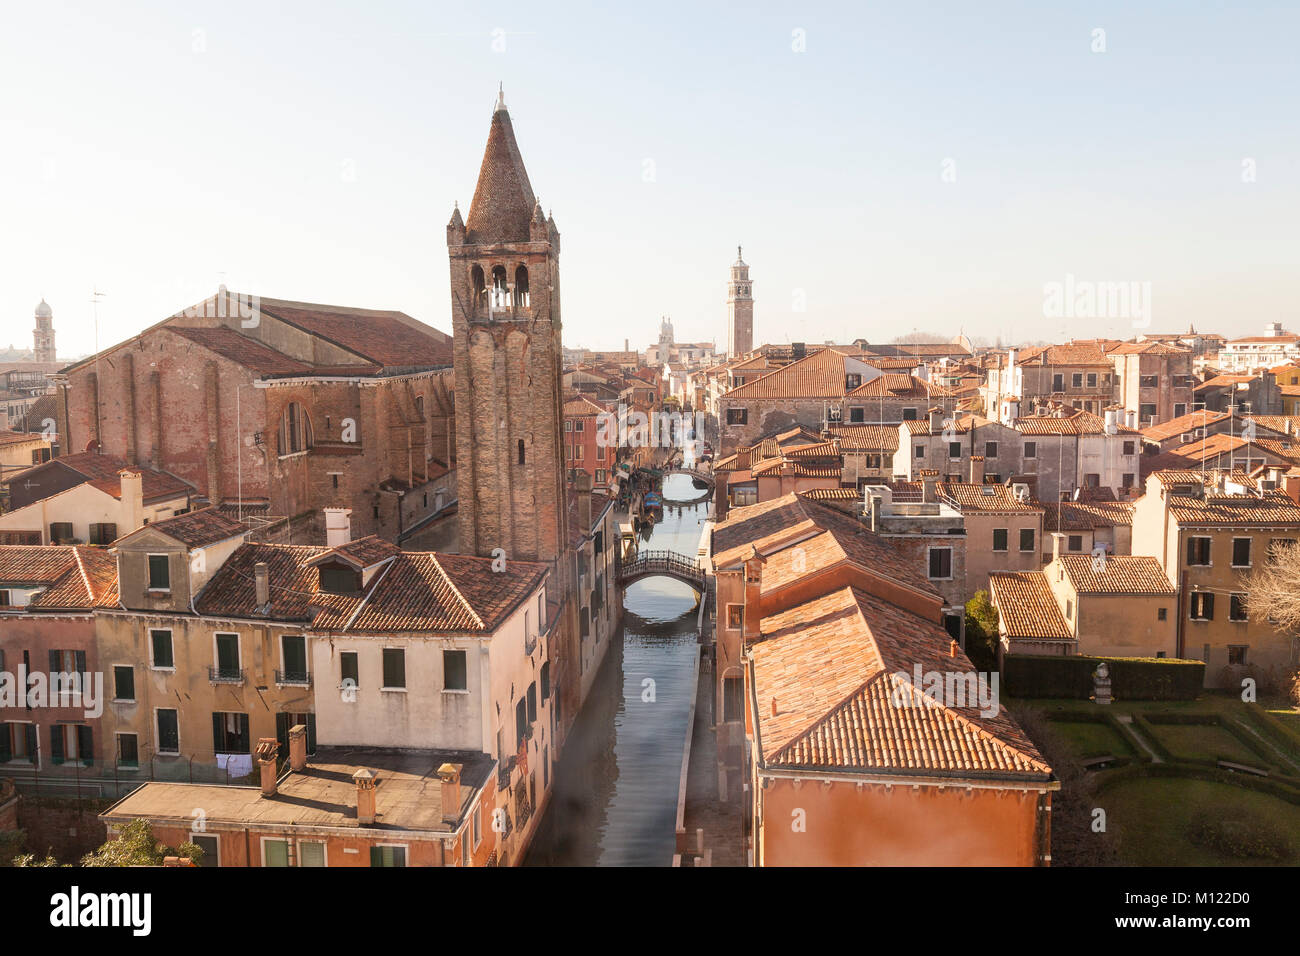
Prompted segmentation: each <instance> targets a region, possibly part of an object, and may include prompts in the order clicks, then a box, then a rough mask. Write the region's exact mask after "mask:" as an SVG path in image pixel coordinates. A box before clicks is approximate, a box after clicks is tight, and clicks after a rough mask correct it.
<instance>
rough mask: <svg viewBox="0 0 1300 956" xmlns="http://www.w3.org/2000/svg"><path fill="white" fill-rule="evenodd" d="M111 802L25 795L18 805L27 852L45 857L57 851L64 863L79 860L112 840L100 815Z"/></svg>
mask: <svg viewBox="0 0 1300 956" xmlns="http://www.w3.org/2000/svg"><path fill="white" fill-rule="evenodd" d="M109 803H110V801H108V800H75V799H69V798H63V797H53V798H51V797H37V796H31V795H24V796H23V798H22V800H21V801H20V802H19V804H18V826H19V828H20V829H21V830H23V832H24V833H25V834H26V840H25V852H27V853H34V854H36V856H38V857H42V858H43V857H44V856H45V855H46V853H53V854H54V856H55V857H56V858H57V859H58V860H59V861H60V862H63V863H75V862H77V860H79V859H81V857H83V856H84V855H85V854H87V853H89V852H91V851H92V850H97V849H99V848H100V847H101V846H103V845H104V841H106V840H107V839H108V830H107V828H106V827H105V826H104V824H103V823H101V822H100V820H99V814H100V812H102V811H103V810H104V809H105V808H106V807H107V806H108V805H109Z"/></svg>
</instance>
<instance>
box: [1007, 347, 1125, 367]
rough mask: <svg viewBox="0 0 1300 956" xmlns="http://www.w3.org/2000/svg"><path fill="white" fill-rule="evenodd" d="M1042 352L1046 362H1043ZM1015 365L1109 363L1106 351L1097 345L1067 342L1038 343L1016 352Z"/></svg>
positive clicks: (1107, 364)
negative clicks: (1059, 343) (1056, 343)
mask: <svg viewBox="0 0 1300 956" xmlns="http://www.w3.org/2000/svg"><path fill="white" fill-rule="evenodd" d="M1044 354H1045V355H1046V356H1047V362H1046V363H1044V362H1043V356H1044ZM1016 364H1017V365H1041V364H1047V365H1080V366H1082V365H1106V366H1109V365H1110V360H1109V359H1107V358H1106V352H1105V350H1103V349H1102V348H1101V347H1100V346H1097V345H1084V344H1082V343H1068V344H1065V345H1040V346H1035V347H1034V348H1029V349H1023V350H1021V351H1020V352H1018V353H1016Z"/></svg>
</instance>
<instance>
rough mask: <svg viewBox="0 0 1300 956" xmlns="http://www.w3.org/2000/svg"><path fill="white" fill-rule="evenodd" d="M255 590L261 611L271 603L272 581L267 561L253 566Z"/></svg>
mask: <svg viewBox="0 0 1300 956" xmlns="http://www.w3.org/2000/svg"><path fill="white" fill-rule="evenodd" d="M253 588H254V591H255V592H256V593H255V596H254V600H255V601H256V603H257V608H258V610H259V611H260V610H261V609H262V608H264V607H266V606H267V605H268V604H270V603H271V580H270V574H269V572H268V570H267V566H266V562H265V561H258V562H257V563H256V564H255V565H253Z"/></svg>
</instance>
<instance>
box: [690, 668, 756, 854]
mask: <svg viewBox="0 0 1300 956" xmlns="http://www.w3.org/2000/svg"><path fill="white" fill-rule="evenodd" d="M713 680H714V677H713V660H712V658H711V657H710V656H708V655H705V656H704V657H703V658H702V659H701V660H700V681H699V686H698V687H697V688H696V691H695V732H694V736H693V737H692V738H691V759H690V769H689V770H688V771H687V778H686V849H685V852H683V853H682V854H681V865H682V866H701V865H703V864H704V859H705V858H704V857H701V856H700V855H699V844H700V835H699V831H701V830H703V831H704V833H703V846H704V849H705V850H706V851H710V852H709V854H708V860H709V865H710V866H744V865H745V850H744V833H743V830H742V826H743V825H742V817H741V801H742V800H743V799H744V796H745V795H744V794H743V793H736V794H730V795H729V796H730V797H731V799H729V800H727V801H725V802H724V801H723V800H721V799H720V798H719V796H718V738H717V735H716V734H715V733H714V732H713V689H714V684H713Z"/></svg>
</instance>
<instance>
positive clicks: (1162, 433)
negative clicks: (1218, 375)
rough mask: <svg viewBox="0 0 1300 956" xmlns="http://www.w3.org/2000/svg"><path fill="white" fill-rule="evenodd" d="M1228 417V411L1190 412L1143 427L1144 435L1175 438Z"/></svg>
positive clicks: (1149, 439)
mask: <svg viewBox="0 0 1300 956" xmlns="http://www.w3.org/2000/svg"><path fill="white" fill-rule="evenodd" d="M1227 417H1228V413H1227V412H1210V411H1199V412H1188V413H1187V414H1186V415H1179V416H1178V417H1177V418H1171V419H1169V421H1167V422H1161V423H1159V424H1156V425H1151V426H1150V427H1148V428H1144V429H1142V437H1143V438H1145V439H1147V440H1148V441H1155V442H1162V441H1166V440H1167V439H1170V438H1173V437H1174V436H1175V435H1190V434H1193V433H1194V432H1195V431H1196V429H1198V428H1205V427H1207V426H1209V425H1217V424H1218V423H1219V422H1221V421H1223V420H1224V419H1225V418H1227ZM1238 430H1240V429H1238Z"/></svg>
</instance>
